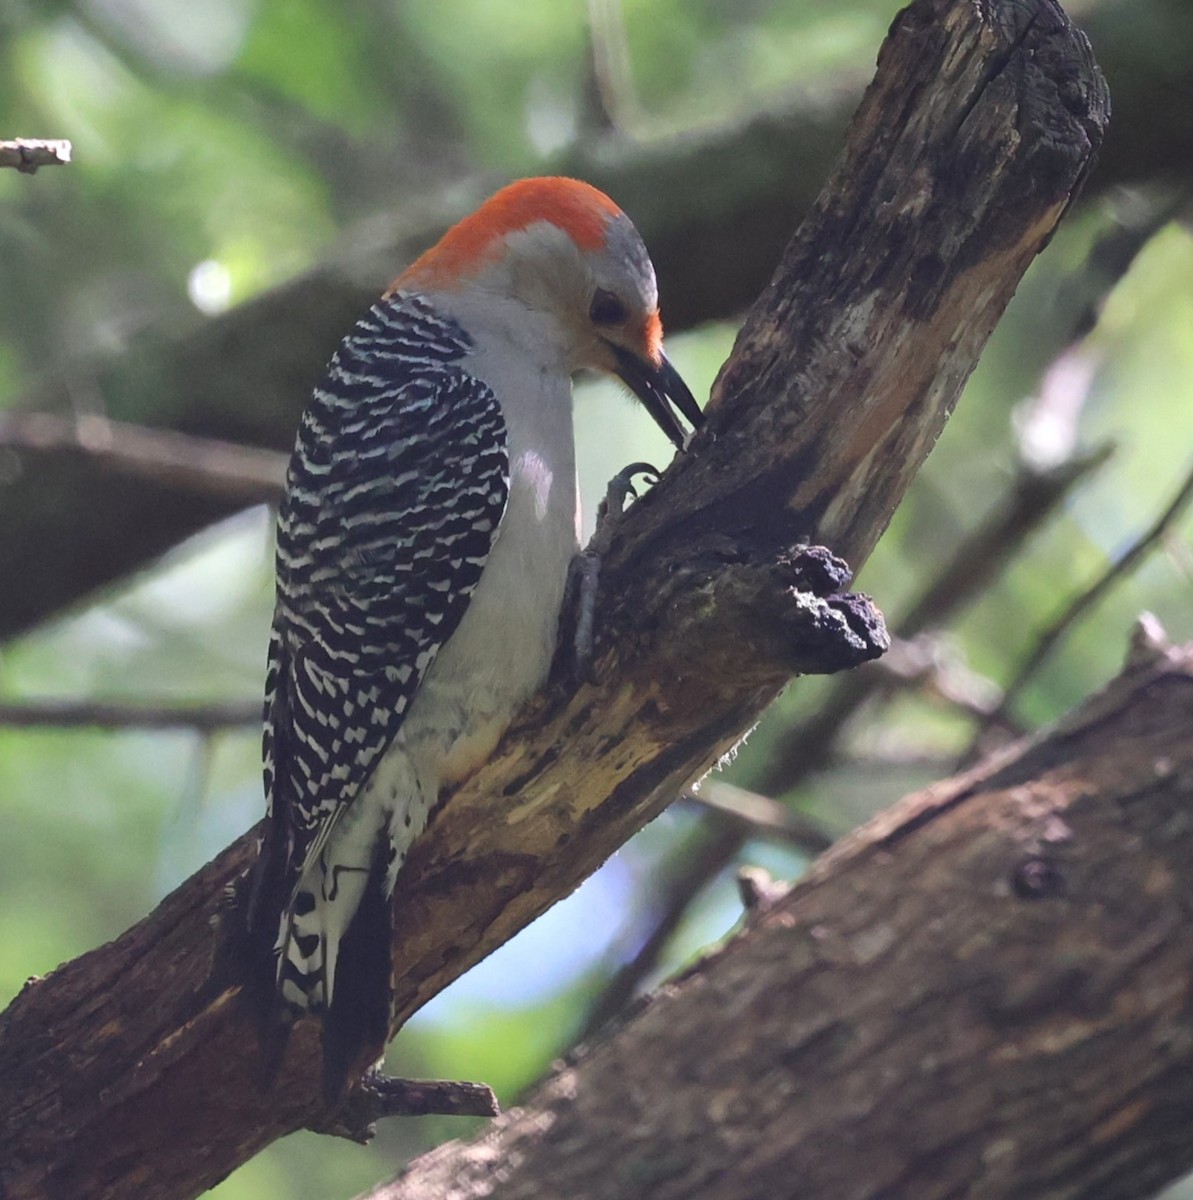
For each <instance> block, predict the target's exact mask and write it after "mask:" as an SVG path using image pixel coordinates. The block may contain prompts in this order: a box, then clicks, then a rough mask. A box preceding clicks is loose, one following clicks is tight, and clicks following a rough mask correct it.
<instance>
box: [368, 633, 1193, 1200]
mask: <svg viewBox="0 0 1193 1200" xmlns="http://www.w3.org/2000/svg"><path fill="white" fill-rule="evenodd" d="M1191 726H1193V647H1190V648H1189V649H1186V650H1185V651H1183V652H1178V653H1170V654H1169V655H1167V656H1166V657H1165V658H1164V659H1163V660H1162V661H1161V662H1159V663H1155V662H1149V663H1147V664H1143V665H1140V666H1138V667H1134V668H1132V669H1131V670H1129V671H1128V672H1127V673H1126V674H1125V675H1124V676H1123V677H1121V678H1120V679H1119V680H1117V681H1116V682H1115V683H1114V684H1113V685H1112V686H1111V687H1110V688H1109V689H1108V690H1107V691H1106V692H1105V693H1104V694H1102V695H1100V696H1098V697H1095V698H1094V699H1093V700H1092V701H1090V702H1088V703H1087V704H1086V705H1085V706H1084V707H1083V708H1082V709H1080V710H1079V711H1078V712H1077V713H1076V714H1074V715H1073V716H1072V717H1070V718H1068V719H1067V720H1066V721H1065V722H1064V723H1063V724H1062V725H1061V726H1059V727H1058V728H1057V729H1056V730H1054V731H1053V732H1052V733H1050V734H1049V735H1047V736H1046V737H1044V738H1042V739H1040V740H1038V741H1037V742H1035V743H1032V744H1028V745H1024V746H1021V747H1019V748H1018V749H1017V750H1015V751H1014V752H1013V753H1011V754H1009V755H1005V754H1004V755H1003V756H1002V757H1001V759H1000V760H999V761H997V762H995V763H992V764H988V765H986V766H985V767H983V768H980V769H979V770H977V771H975V772H972V773H970V774H968V775H964V776H961V777H959V778H958V779H954V780H951V781H947V782H945V783H940V784H937V785H935V786H933V787H932V788H930V789H928V790H927V791H925V792H922V793H919V794H917V795H914V796H911V797H908V798H907V799H906V800H904V801H903V802H902V803H901V804H899V805H897V806H896V807H895V808H893V809H891V810H890V811H889V812H887V813H885V814H883V815H882V816H881V817H880V818H878V819H877V820H875V821H874V822H872V823H871V824H870V825H869V826H868V827H866V828H864V829H862V830H861V831H860V832H859V833H857V834H855V835H854V836H853V837H851V838H849V839H847V840H846V841H845V842H844V843H842V844H841V845H840V846H838V847H837V848H836V849H835V850H833V851H830V852H829V854H828V855H827V856H826V857H824V858H823V859H821V861H820V863H819V864H818V865H817V867H816V868H815V869H814V871H813V873H812V874H811V876H810V877H809V878H808V879H806V880H805V881H804V882H802V883H800V884H799V885H797V886H796V887H795V888H794V889H793V890H792V891H791V892H790V893H788V895H787V896H786V897H784V898H783V899H782V900H780V901H779V902H778V903H774V904H770V905H768V906H767V907H766V908H765V909H764V910H763V911H762V912H761V914H760V915H759V916H757V917H754V918H753V919H752V920H751V922H750V928H748V929H747V930H746V931H745V932H744V933H743V934H742V935H740V936H739V937H738V938H737V939H736V940H734V941H733V942H732V943H730V945H729V946H728V947H727V948H726V949H725V950H723V951H722V952H721V953H720V954H718V955H717V956H716V957H714V958H712V959H708V960H705V961H704V962H702V963H701V964H700V965H699V966H698V967H696V968H695V969H694V970H693V971H692V973H691V974H690V976H689V977H688V978H686V979H682V980H680V981H679V982H678V983H675V984H673V985H670V986H668V987H666V988H665V989H663V991H662V992H661V993H660V994H659V995H658V996H657V997H655V998H654V1000H653V1001H652V1002H651V1004H650V1006H649V1007H648V1008H647V1009H646V1010H645V1011H644V1012H643V1013H641V1015H639V1016H637V1017H635V1019H634V1020H633V1021H632V1022H631V1023H630V1024H629V1025H627V1026H626V1027H625V1028H623V1029H621V1030H619V1031H618V1032H617V1033H616V1034H615V1035H613V1036H612V1037H610V1038H609V1039H608V1040H607V1041H606V1042H604V1043H602V1044H598V1045H597V1046H596V1047H595V1048H594V1049H592V1050H591V1051H590V1052H588V1053H587V1054H583V1055H582V1056H581V1057H580V1058H579V1061H578V1062H576V1063H574V1064H573V1065H572V1066H570V1067H569V1068H568V1069H567V1070H565V1071H563V1072H561V1073H560V1074H557V1075H556V1076H555V1077H554V1078H553V1079H551V1080H549V1081H548V1082H547V1083H546V1084H545V1085H544V1086H543V1087H542V1088H540V1089H539V1090H538V1092H537V1093H536V1094H535V1095H533V1096H532V1097H531V1098H530V1099H529V1100H528V1101H527V1103H526V1105H525V1107H524V1108H522V1109H517V1110H513V1111H511V1112H509V1113H507V1114H506V1115H505V1116H503V1117H500V1118H498V1119H497V1120H496V1121H495V1122H494V1123H493V1124H492V1125H491V1126H489V1128H488V1129H487V1130H486V1131H485V1132H484V1133H483V1134H482V1135H481V1136H479V1137H478V1138H476V1139H475V1140H474V1141H471V1142H468V1143H451V1144H449V1145H447V1146H443V1147H441V1148H440V1149H439V1150H436V1151H434V1152H432V1153H431V1154H429V1155H426V1156H425V1157H424V1158H422V1159H420V1160H419V1161H417V1162H415V1163H413V1164H412V1165H411V1167H410V1168H409V1170H408V1172H407V1173H406V1175H405V1176H404V1177H403V1178H402V1179H401V1180H399V1181H397V1182H395V1183H393V1184H390V1185H388V1186H386V1187H382V1188H379V1189H378V1190H377V1191H376V1192H374V1193H373V1194H372V1198H371V1200H415V1198H416V1197H424V1196H434V1197H435V1198H436V1200H463V1198H464V1197H467V1198H468V1200H484V1198H485V1197H488V1196H500V1197H502V1200H539V1198H540V1197H541V1198H543V1200H546V1198H547V1197H557V1196H568V1197H570V1198H572V1200H737V1198H738V1197H741V1196H790V1195H793V1194H798V1195H799V1197H800V1200H839V1198H840V1197H842V1196H850V1197H854V1198H855V1200H879V1198H880V1197H891V1196H915V1197H923V1198H925V1200H932V1198H943V1197H959V1196H965V1197H985V1198H994V1197H1007V1198H1011V1197H1026V1196H1045V1195H1047V1196H1049V1197H1055V1198H1056V1200H1076V1198H1078V1197H1091V1196H1097V1197H1102V1198H1111V1197H1115V1198H1140V1200H1142V1198H1143V1197H1147V1196H1152V1195H1154V1194H1155V1192H1156V1190H1157V1189H1158V1188H1160V1187H1161V1186H1162V1185H1163V1184H1165V1183H1166V1182H1168V1181H1170V1180H1172V1179H1175V1178H1177V1177H1179V1176H1180V1175H1181V1174H1183V1173H1184V1172H1186V1171H1188V1170H1189V1169H1190V1168H1191V1167H1193V1142H1190V1140H1189V1138H1188V1137H1187V1136H1185V1131H1186V1130H1187V1128H1188V1123H1189V1121H1190V1119H1191V1118H1193V1010H1191V1008H1190V1005H1189V1002H1188V1001H1189V991H1190V980H1191V979H1193V943H1191V942H1190V939H1189V937H1188V934H1187V931H1188V928H1189V923H1190V920H1191V919H1193V872H1190V871H1189V869H1188V864H1189V862H1190V860H1191V858H1193V824H1191V823H1190V821H1189V819H1188V813H1189V808H1190V805H1191V804H1193V740H1191V739H1190V738H1189V735H1188V731H1189V729H1190V727H1191ZM795 1180H798V1185H794V1184H793V1182H792V1181H795Z"/></svg>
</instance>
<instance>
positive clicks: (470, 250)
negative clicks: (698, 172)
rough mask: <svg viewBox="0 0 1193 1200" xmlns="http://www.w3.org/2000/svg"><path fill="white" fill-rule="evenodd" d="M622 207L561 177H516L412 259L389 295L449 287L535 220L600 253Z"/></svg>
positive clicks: (481, 263) (473, 271)
mask: <svg viewBox="0 0 1193 1200" xmlns="http://www.w3.org/2000/svg"><path fill="white" fill-rule="evenodd" d="M620 215H621V209H620V208H618V207H617V205H616V204H614V203H613V201H612V200H610V199H609V197H608V196H606V195H605V193H604V192H602V191H598V190H597V189H596V188H594V187H593V186H592V185H591V184H589V183H582V182H581V181H580V180H578V179H566V178H564V177H563V176H547V177H545V178H541V179H520V180H518V182H517V183H511V184H510V185H509V186H508V187H504V188H502V189H501V191H499V192H498V193H496V195H494V196H491V197H490V198H489V199H488V200H486V201H485V202H484V204H482V205H481V206H480V208H478V209H477V210H476V212H474V213H472V215H471V216H467V217H465V218H464V219H463V220H462V221H460V222H459V224H457V225H453V226H452V227H451V229H449V230H448V231H447V233H445V234H444V235H443V237H442V238H440V239H439V241H438V242H437V243H436V244H435V245H434V246H432V247H431V248H430V250H428V251H426V253H424V254H422V255H421V256H420V257H419V258H417V259H415V261H414V262H413V263H411V264H410V266H409V267H407V268H406V270H405V271H403V272H402V274H401V275H399V276H398V277H397V279H395V280H394V282H393V283H392V284H390V286H389V290H388V291H387V292H386V295H387V296H388V295H389V294H390V293H392V292H396V291H398V290H399V289H400V288H407V287H417V286H422V287H426V286H434V287H439V288H449V289H450V288H451V286H452V285H453V283H455V282H457V281H459V280H462V279H467V278H469V277H471V276H472V275H475V274H476V272H477V271H478V270H479V269H480V268H481V267H482V266H484V265H485V263H486V262H488V261H489V260H490V259H491V257H492V255H493V254H494V253H495V252H496V251H497V249H498V246H499V243H500V240H501V238H503V237H505V235H506V234H508V233H513V232H514V231H515V230H517V229H525V228H526V226H527V225H533V224H534V223H535V222H536V221H550V222H551V223H552V224H553V225H557V226H558V227H559V228H560V229H562V230H563V231H564V232H565V233H566V234H568V236H569V237H571V239H572V241H574V242H575V243H576V245H577V246H579V247H580V248H581V249H582V250H599V249H600V248H601V247H602V246H603V245H604V244H605V229H606V227H607V226H608V224H609V222H610V221H611V220H612V219H613V218H614V217H617V216H620Z"/></svg>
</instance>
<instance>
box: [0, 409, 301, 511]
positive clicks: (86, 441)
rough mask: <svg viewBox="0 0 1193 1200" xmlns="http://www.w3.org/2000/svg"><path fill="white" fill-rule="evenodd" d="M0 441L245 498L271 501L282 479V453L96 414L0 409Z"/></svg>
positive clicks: (184, 486)
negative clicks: (62, 453) (113, 419)
mask: <svg viewBox="0 0 1193 1200" xmlns="http://www.w3.org/2000/svg"><path fill="white" fill-rule="evenodd" d="M0 446H10V447H14V448H16V449H19V450H28V451H35V452H39V453H49V452H67V453H75V454H82V455H84V456H86V457H88V458H91V459H94V460H96V461H97V462H101V463H103V464H104V465H105V466H108V467H111V468H112V469H113V470H118V471H122V472H124V473H125V474H128V475H135V476H138V477H139V478H142V479H152V480H155V481H157V482H161V483H168V484H169V485H170V486H171V487H175V488H181V489H186V490H189V491H195V492H201V493H203V494H205V495H210V496H217V497H219V498H220V499H222V500H232V501H235V502H238V503H243V504H246V505H248V504H262V503H269V502H273V501H276V500H277V499H278V498H279V497H280V496H281V494H282V488H283V486H284V483H285V479H286V461H287V458H286V455H284V454H281V453H279V452H278V451H276V450H264V449H261V448H260V447H257V446H243V445H239V444H238V443H236V442H225V441H221V440H219V439H216V438H204V437H195V436H193V435H191V434H186V433H177V432H175V431H174V430H169V429H150V428H148V427H146V426H144V425H131V424H129V423H127V422H124V421H112V420H109V419H108V418H107V417H102V416H85V417H69V416H62V415H60V414H58V413H47V412H9V413H4V414H0Z"/></svg>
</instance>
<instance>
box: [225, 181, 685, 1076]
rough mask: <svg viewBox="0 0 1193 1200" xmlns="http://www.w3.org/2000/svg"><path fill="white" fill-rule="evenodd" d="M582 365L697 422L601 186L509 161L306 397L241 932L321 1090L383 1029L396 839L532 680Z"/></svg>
mask: <svg viewBox="0 0 1193 1200" xmlns="http://www.w3.org/2000/svg"><path fill="white" fill-rule="evenodd" d="M586 370H595V371H597V372H604V373H606V374H610V375H614V376H617V377H619V378H620V379H622V380H623V381H624V382H625V384H627V385H628V387H629V389H630V390H631V391H632V392H633V393H634V394H635V395H636V396H637V397H638V398H639V400H640V401H641V402H642V404H643V405H644V406H645V408H646V409H647V411H648V412H649V413H650V415H651V416H652V417H653V418H654V420H655V421H656V422H657V424H658V425H659V426H660V428H662V430H663V431H664V433H666V435H667V436H668V437H669V438H670V439H671V441H672V442H673V443H674V444H675V445H676V447H677V448H678V449H681V450H682V449H683V448H684V445H685V441H686V435H685V431H684V428H683V425H682V423H681V422H680V420H679V417H681V416H682V417H683V418H684V419H686V420H687V421H688V422H689V423H690V424H691V425H692V426H693V428H695V427H697V426H699V424H700V421H701V411H700V408H699V406H698V405H697V403H696V401H695V399H694V398H693V396H692V393H691V392H690V391H689V389H688V388H687V386H686V385H685V384H684V382H683V380H682V378H681V377H680V375H679V373H678V372H677V371H676V370H675V368H674V367H673V366H672V365H671V362H670V361H669V359H668V358H667V355H666V354H665V353H664V350H663V340H662V324H661V321H660V317H659V306H658V290H657V285H656V281H655V273H654V268H653V266H652V264H651V260H650V257H649V255H648V254H647V251H646V248H645V246H644V245H643V242H642V239H641V238H640V236H639V235H638V233H637V231H636V230H635V228H634V226H633V224H632V223H631V221H630V219H629V218H628V217H627V216H626V215H625V213H623V212H622V210H621V209H620V208H619V207H618V206H617V205H616V204H615V203H614V201H612V200H611V199H610V198H609V197H608V196H606V195H605V194H604V193H603V192H601V191H599V190H598V189H597V188H595V187H593V186H591V185H590V184H587V183H583V182H581V181H579V180H574V179H567V178H562V177H547V178H534V179H524V180H520V181H518V182H515V183H512V184H510V185H508V186H506V187H504V188H502V189H501V190H500V191H498V192H497V193H496V194H495V195H493V196H491V197H490V198H489V199H488V200H487V201H485V203H483V204H482V205H481V206H480V207H479V208H478V209H477V210H476V211H475V212H473V213H472V214H471V215H470V216H467V217H465V218H464V219H463V220H461V221H460V222H459V223H458V224H456V225H455V226H453V227H452V228H451V229H450V230H449V231H448V232H447V233H446V234H445V235H444V236H443V237H442V239H441V240H440V241H439V242H438V243H436V244H435V245H434V246H432V247H431V248H430V249H429V250H427V251H426V252H425V253H424V254H422V255H421V257H419V258H417V259H416V260H415V261H414V262H413V263H412V264H411V265H410V266H409V267H408V268H407V269H406V270H405V271H404V272H402V274H400V275H399V276H398V277H397V279H396V280H395V281H394V282H393V283H392V284H391V285H390V287H389V288H388V289H387V290H386V291H385V292H384V293H383V295H382V297H381V299H380V300H379V301H378V303H376V304H375V305H374V306H373V307H372V308H371V309H370V311H369V312H368V313H367V314H366V315H365V316H364V317H362V318H361V320H360V321H358V323H357V324H356V326H355V327H354V328H353V329H352V330H351V331H350V332H349V333H348V335H347V336H346V337H345V338H344V339H343V341H342V342H341V344H340V346H339V348H338V350H337V351H336V353H335V355H334V357H333V358H332V360H331V363H330V365H329V367H328V369H327V371H326V374H325V375H324V377H323V378H322V380H321V381H320V382H319V384H318V385H317V386H316V387H315V388H314V392H313V395H312V398H311V401H310V404H309V406H308V407H307V409H306V411H305V412H304V414H303V416H302V419H301V422H300V426H299V430H298V435H297V439H296V444H295V449H294V452H293V455H292V457H291V459H290V463H289V468H288V471H287V477H286V487H285V492H284V496H283V499H282V502H281V504H280V506H279V510H278V518H277V546H276V603H275V609H274V615H273V624H272V629H271V632H270V638H269V648H268V663H267V670H266V680H265V705H264V737H263V757H264V780H265V793H266V817H265V821H264V824H263V827H262V828H263V832H262V833H261V835H260V843H259V849H258V854H257V858H256V860H255V863H254V866H253V868H252V871H251V876H250V889H249V900H248V904H247V918H246V932H247V934H248V936H249V941H250V944H251V946H252V947H253V950H252V953H253V956H254V960H255V964H256V968H257V970H258V977H259V978H261V979H263V980H264V981H265V991H266V994H267V997H268V1000H267V1004H266V1008H267V1010H268V1011H267V1016H266V1025H267V1027H268V1030H269V1033H268V1035H267V1038H266V1041H267V1045H268V1046H269V1047H272V1049H267V1053H266V1058H267V1059H272V1060H273V1061H274V1062H276V1061H277V1059H278V1058H279V1056H280V1055H281V1054H282V1053H283V1052H284V1047H285V1043H286V1039H287V1037H288V1032H289V1029H290V1027H291V1026H292V1025H293V1023H294V1022H295V1021H296V1020H298V1019H299V1018H301V1017H302V1016H304V1015H305V1014H308V1013H310V1014H319V1015H320V1016H321V1019H322V1053H323V1071H324V1087H325V1091H326V1093H327V1095H328V1096H329V1097H331V1096H335V1095H339V1094H342V1092H343V1090H344V1088H345V1087H346V1086H347V1084H348V1082H349V1081H350V1078H351V1077H352V1072H353V1071H354V1070H356V1071H357V1073H358V1074H359V1073H360V1071H362V1070H363V1069H364V1067H365V1066H367V1063H365V1064H364V1065H363V1066H362V1064H361V1056H362V1055H363V1054H364V1053H365V1051H371V1052H373V1056H374V1057H376V1053H375V1052H376V1051H377V1049H378V1048H379V1047H383V1046H384V1044H385V1042H386V1041H387V1040H388V1030H389V1025H390V1021H391V1017H392V1014H391V1011H390V1006H391V1002H392V995H393V980H392V978H391V949H390V947H391V942H392V932H393V920H394V914H393V911H392V909H393V906H392V904H391V897H392V893H393V890H394V886H395V881H396V879H397V875H398V872H399V870H400V869H401V867H402V864H403V862H404V860H405V858H406V856H407V854H408V852H409V849H410V846H411V845H412V843H413V842H414V840H415V839H416V838H417V837H418V836H419V834H420V833H421V832H422V831H423V829H424V827H425V825H426V823H427V818H428V814H429V813H430V811H431V809H432V808H433V807H434V805H435V803H436V801H437V798H438V796H439V795H440V793H441V791H442V790H443V789H444V788H445V787H447V786H449V785H452V784H456V783H459V782H460V781H462V780H464V779H466V778H467V777H468V776H469V775H471V774H473V773H474V772H475V771H476V770H477V769H478V768H479V767H480V766H481V765H482V764H483V763H484V762H485V761H486V759H487V758H488V757H489V756H490V755H491V754H492V752H493V750H494V748H495V746H496V744H497V742H498V740H499V738H500V737H501V735H502V733H503V732H504V731H505V730H506V728H507V727H508V726H509V724H510V722H511V720H512V718H513V716H514V715H515V714H516V712H517V711H518V709H519V707H520V706H521V705H522V704H524V703H525V701H526V700H527V699H528V698H529V697H530V696H531V695H533V693H534V692H535V691H536V690H537V689H538V688H539V687H540V686H541V684H542V683H543V682H544V681H545V679H546V678H547V675H548V672H549V669H550V666H551V662H552V658H553V655H554V653H555V648H556V641H557V637H558V629H559V623H560V616H561V611H562V608H563V606H564V602H565V590H566V585H567V580H568V572H569V564H570V563H571V562H572V560H573V559H574V557H575V556H576V554H577V552H578V550H579V541H578V530H577V523H578V512H577V484H576V454H575V437H574V431H573V421H572V407H573V398H572V379H573V376H574V375H575V374H576V373H577V372H580V371H586ZM494 803H495V804H496V803H499V802H498V801H497V800H495V801H494Z"/></svg>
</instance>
